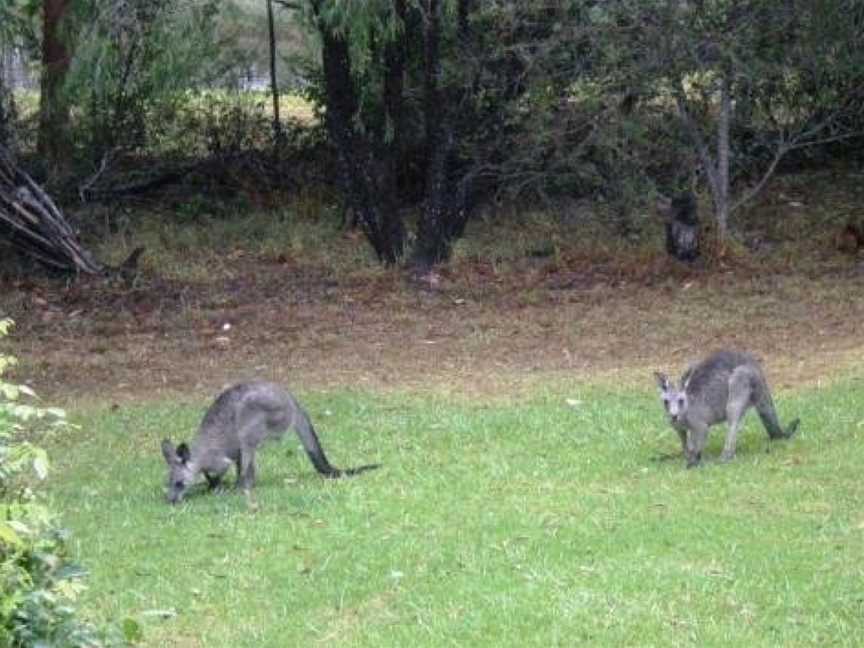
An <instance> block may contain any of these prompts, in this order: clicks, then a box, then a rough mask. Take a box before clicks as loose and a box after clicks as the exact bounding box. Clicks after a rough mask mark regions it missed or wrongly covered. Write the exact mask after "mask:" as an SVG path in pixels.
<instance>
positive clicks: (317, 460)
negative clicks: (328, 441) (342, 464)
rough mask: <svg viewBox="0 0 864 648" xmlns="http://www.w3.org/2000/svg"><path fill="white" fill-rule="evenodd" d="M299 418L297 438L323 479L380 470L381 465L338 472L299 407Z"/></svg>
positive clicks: (297, 421) (370, 465) (310, 423)
mask: <svg viewBox="0 0 864 648" xmlns="http://www.w3.org/2000/svg"><path fill="white" fill-rule="evenodd" d="M297 412H298V414H299V416H298V417H297V420H296V425H295V427H296V429H297V436H298V437H300V443H302V444H303V449H304V450H306V454H307V455H308V456H309V461H311V462H312V465H313V466H315V470H317V471H318V473H319V474H320V475H322V476H324V477H329V478H331V479H337V478H339V477H351V476H353V475H359V474H360V473H362V472H366V471H367V470H375V469H376V468H380V467H381V464H368V465H365V466H357V467H356V468H346V469H345V470H340V469H339V468H336V467H334V466H333V465H332V464H331V463H330V461H329V460H328V459H327V455H326V454H324V448H322V447H321V442H320V441H319V440H318V435H317V434H316V433H315V428H314V427H312V422H311V421H310V420H309V415H308V414H306V412H304V411H303V410H302V409H300V408H299V407H298V408H297Z"/></svg>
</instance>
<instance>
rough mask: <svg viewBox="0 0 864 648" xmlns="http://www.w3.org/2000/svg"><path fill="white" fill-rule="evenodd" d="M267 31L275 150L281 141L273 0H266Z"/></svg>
mask: <svg viewBox="0 0 864 648" xmlns="http://www.w3.org/2000/svg"><path fill="white" fill-rule="evenodd" d="M267 32H268V39H269V44H270V93H271V94H272V95H273V144H274V147H275V149H276V151H278V150H279V145H280V144H281V142H282V121H281V120H280V119H279V84H278V82H277V80H276V27H275V25H274V24H273V0H267Z"/></svg>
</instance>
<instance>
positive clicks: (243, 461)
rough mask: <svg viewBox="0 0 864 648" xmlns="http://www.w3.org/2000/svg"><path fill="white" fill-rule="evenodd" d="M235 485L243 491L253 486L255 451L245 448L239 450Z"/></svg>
mask: <svg viewBox="0 0 864 648" xmlns="http://www.w3.org/2000/svg"><path fill="white" fill-rule="evenodd" d="M237 485H238V486H239V487H240V488H242V489H243V490H244V491H248V490H251V489H252V487H253V486H255V449H254V448H251V447H245V448H242V449H241V450H240V461H239V464H238V474H237Z"/></svg>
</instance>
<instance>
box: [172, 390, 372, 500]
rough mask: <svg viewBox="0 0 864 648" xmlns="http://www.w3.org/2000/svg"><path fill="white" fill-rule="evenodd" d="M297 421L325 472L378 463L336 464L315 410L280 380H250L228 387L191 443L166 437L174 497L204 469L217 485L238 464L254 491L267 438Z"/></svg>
mask: <svg viewBox="0 0 864 648" xmlns="http://www.w3.org/2000/svg"><path fill="white" fill-rule="evenodd" d="M289 427H293V428H294V429H295V430H296V432H297V436H298V437H300V442H301V443H302V444H303V448H304V449H305V450H306V453H307V454H308V455H309V459H310V460H311V461H312V465H313V466H315V469H316V470H317V471H318V472H319V473H320V474H322V475H324V476H325V477H340V476H342V475H343V474H345V475H347V474H355V473H358V472H362V471H363V470H368V469H370V468H375V467H377V466H363V467H360V468H355V469H352V470H348V471H340V470H338V469H336V468H334V467H333V466H332V465H330V462H329V461H328V460H327V456H326V455H325V454H324V450H323V448H322V447H321V443H320V442H319V441H318V436H317V435H316V434H315V429H314V428H313V427H312V423H311V421H310V420H309V416H308V415H307V414H306V412H305V410H304V409H303V408H302V407H301V406H300V404H299V403H298V402H297V400H296V399H295V398H294V397H293V396H292V395H291V394H289V393H288V392H287V391H285V390H284V389H282V387H280V386H279V385H276V384H273V383H269V382H260V381H259V382H248V383H240V384H239V385H235V386H233V387H231V388H229V389H227V390H225V391H224V392H222V393H221V394H220V395H219V396H218V397H217V398H216V401H215V402H214V403H213V404H212V405H211V406H210V408H209V409H208V410H207V413H206V414H205V415H204V420H203V421H202V422H201V426H200V428H199V430H198V436H197V437H196V438H195V440H194V441H193V442H192V447H191V448H190V447H189V446H187V445H186V444H185V443H181V444H180V445H178V446H177V447H176V448H175V447H174V445H173V444H172V443H171V441H169V440H168V439H165V440H164V441H163V442H162V456H163V457H165V461H166V463H167V464H168V490H167V497H168V501H169V502H170V503H172V504H176V503H177V502H179V501H180V500H182V499H183V496H184V495H185V494H186V492H187V491H188V490H189V488H190V487H191V486H192V485H193V484H194V483H195V481H196V480H197V479H198V476H199V475H202V474H203V475H204V477H205V478H206V480H207V483H208V484H209V486H210V488H211V489H213V488H216V487H217V486H218V485H219V483H220V482H221V480H222V477H223V476H224V475H225V473H226V472H227V471H228V469H229V468H230V467H231V466H232V465H234V466H236V468H237V485H238V486H240V487H241V488H242V489H243V490H244V491H249V490H250V489H251V488H252V487H253V486H254V484H255V470H256V469H255V452H256V451H257V449H258V446H259V445H261V443H262V442H263V441H265V440H267V439H278V438H280V437H281V436H282V435H283V434H284V433H285V431H286V430H287V429H288V428H289Z"/></svg>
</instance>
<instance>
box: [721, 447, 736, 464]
mask: <svg viewBox="0 0 864 648" xmlns="http://www.w3.org/2000/svg"><path fill="white" fill-rule="evenodd" d="M734 458H735V451H734V450H733V451H732V452H727V451H725V450H724V451H723V453H722V454H721V455H720V461H721V462H722V463H729V462H730V461H732V460H733V459H734Z"/></svg>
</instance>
